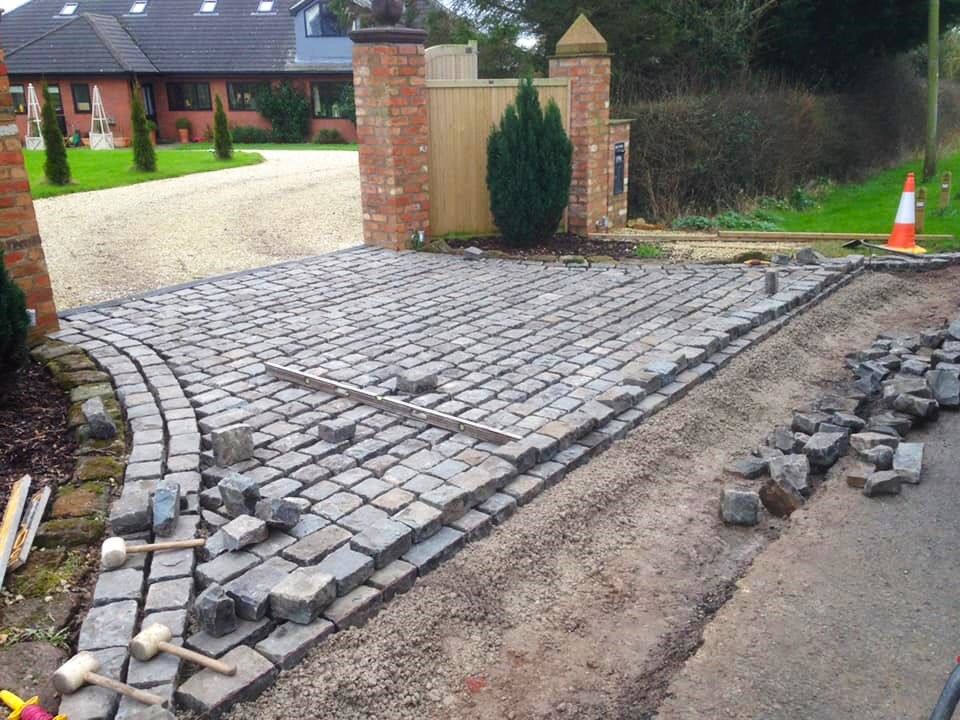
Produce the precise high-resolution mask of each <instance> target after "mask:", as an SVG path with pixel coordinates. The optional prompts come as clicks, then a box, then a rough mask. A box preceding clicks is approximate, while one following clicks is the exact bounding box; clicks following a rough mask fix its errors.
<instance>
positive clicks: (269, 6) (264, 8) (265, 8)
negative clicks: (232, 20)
mask: <svg viewBox="0 0 960 720" xmlns="http://www.w3.org/2000/svg"><path fill="white" fill-rule="evenodd" d="M273 3H274V0H260V2H258V3H257V12H258V13H269V12H273Z"/></svg>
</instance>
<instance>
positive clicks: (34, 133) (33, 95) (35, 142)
mask: <svg viewBox="0 0 960 720" xmlns="http://www.w3.org/2000/svg"><path fill="white" fill-rule="evenodd" d="M24 146H25V147H26V149H27V150H43V149H44V148H45V147H46V145H44V142H43V132H42V130H41V125H40V103H39V102H38V101H37V91H36V90H34V88H33V83H30V84H29V85H27V137H26V140H25V142H24Z"/></svg>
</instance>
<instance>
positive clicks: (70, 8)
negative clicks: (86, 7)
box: [57, 2, 80, 17]
mask: <svg viewBox="0 0 960 720" xmlns="http://www.w3.org/2000/svg"><path fill="white" fill-rule="evenodd" d="M79 7H80V3H78V2H65V3H64V4H63V7H62V8H60V12H59V13H57V15H58V16H59V17H70V16H72V15H76V13H77V8H79Z"/></svg>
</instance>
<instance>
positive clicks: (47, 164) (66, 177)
mask: <svg viewBox="0 0 960 720" xmlns="http://www.w3.org/2000/svg"><path fill="white" fill-rule="evenodd" d="M40 116H41V117H40V133H41V134H42V135H43V144H44V145H45V146H46V159H45V160H44V162H43V174H44V175H45V176H46V178H47V182H48V183H50V184H51V185H68V184H69V183H70V165H69V163H67V148H66V145H64V142H63V133H62V132H60V125H59V124H58V123H57V110H56V108H55V107H54V106H53V98H52V97H51V96H50V90H49V89H48V88H47V86H46V85H44V86H43V110H42V111H41V113H40Z"/></svg>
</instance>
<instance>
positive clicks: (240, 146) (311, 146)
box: [163, 142, 357, 151]
mask: <svg viewBox="0 0 960 720" xmlns="http://www.w3.org/2000/svg"><path fill="white" fill-rule="evenodd" d="M163 147H164V148H172V149H176V150H209V149H210V148H212V147H213V143H208V142H200V143H183V144H182V145H166V146H163ZM233 147H234V148H235V149H237V150H320V151H324V150H341V151H342V150H356V149H357V146H356V145H351V144H341V145H317V144H316V143H252V144H249V145H247V144H244V143H234V145H233Z"/></svg>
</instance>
